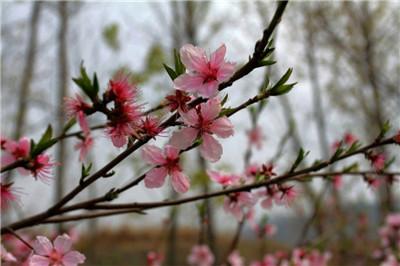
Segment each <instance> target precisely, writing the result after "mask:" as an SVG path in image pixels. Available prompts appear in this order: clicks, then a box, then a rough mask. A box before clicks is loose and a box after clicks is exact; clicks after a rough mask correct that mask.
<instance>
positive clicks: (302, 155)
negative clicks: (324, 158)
mask: <svg viewBox="0 0 400 266" xmlns="http://www.w3.org/2000/svg"><path fill="white" fill-rule="evenodd" d="M309 153H310V152H309V151H307V152H305V151H304V150H303V148H300V150H299V153H298V154H297V158H296V160H295V161H294V163H293V165H292V167H291V168H290V171H289V173H291V172H294V170H296V168H297V167H298V166H299V165H300V163H301V162H302V161H303V160H304V158H306V157H307V155H308V154H309Z"/></svg>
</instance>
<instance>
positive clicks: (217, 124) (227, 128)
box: [210, 117, 234, 138]
mask: <svg viewBox="0 0 400 266" xmlns="http://www.w3.org/2000/svg"><path fill="white" fill-rule="evenodd" d="M210 130H211V132H212V133H214V134H216V135H217V136H218V137H221V138H228V137H230V136H232V135H233V133H234V131H233V124H232V123H231V121H230V120H229V119H228V118H227V117H221V118H218V119H216V120H215V121H214V122H212V124H211V126H210Z"/></svg>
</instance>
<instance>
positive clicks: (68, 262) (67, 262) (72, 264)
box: [62, 250, 86, 266]
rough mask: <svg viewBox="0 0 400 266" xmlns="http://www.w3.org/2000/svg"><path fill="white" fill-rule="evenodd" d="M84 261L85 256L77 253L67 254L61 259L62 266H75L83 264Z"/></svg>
mask: <svg viewBox="0 0 400 266" xmlns="http://www.w3.org/2000/svg"><path fill="white" fill-rule="evenodd" d="M85 260H86V257H85V255H83V254H82V253H80V252H78V251H75V250H74V251H70V252H68V253H67V254H66V255H65V256H64V257H63V259H62V262H63V265H64V266H76V265H78V264H80V263H84V262H85Z"/></svg>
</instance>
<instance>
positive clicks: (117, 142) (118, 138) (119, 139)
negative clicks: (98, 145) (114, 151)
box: [111, 135, 128, 148]
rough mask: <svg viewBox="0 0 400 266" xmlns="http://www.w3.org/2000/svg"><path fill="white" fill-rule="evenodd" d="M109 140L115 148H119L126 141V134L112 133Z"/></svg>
mask: <svg viewBox="0 0 400 266" xmlns="http://www.w3.org/2000/svg"><path fill="white" fill-rule="evenodd" d="M111 141H112V143H113V144H114V146H115V147H117V148H121V147H122V146H124V145H125V144H126V143H127V142H128V141H127V139H126V136H122V135H112V136H111Z"/></svg>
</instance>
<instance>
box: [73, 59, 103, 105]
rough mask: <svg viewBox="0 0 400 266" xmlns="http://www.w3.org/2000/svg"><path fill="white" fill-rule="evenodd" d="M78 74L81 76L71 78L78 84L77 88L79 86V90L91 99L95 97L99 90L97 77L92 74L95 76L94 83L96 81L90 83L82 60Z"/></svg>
mask: <svg viewBox="0 0 400 266" xmlns="http://www.w3.org/2000/svg"><path fill="white" fill-rule="evenodd" d="M80 74H81V76H80V77H79V78H73V79H72V80H73V81H74V82H75V83H76V85H78V86H79V88H81V90H82V91H83V92H84V93H85V94H86V95H87V96H89V98H90V99H92V100H93V99H95V98H96V96H97V93H98V91H99V85H98V82H97V77H96V76H94V77H95V78H96V80H95V81H94V83H97V84H93V85H92V82H91V81H90V78H89V76H88V74H87V73H86V69H85V67H84V66H83V62H82V63H81V69H80Z"/></svg>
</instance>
